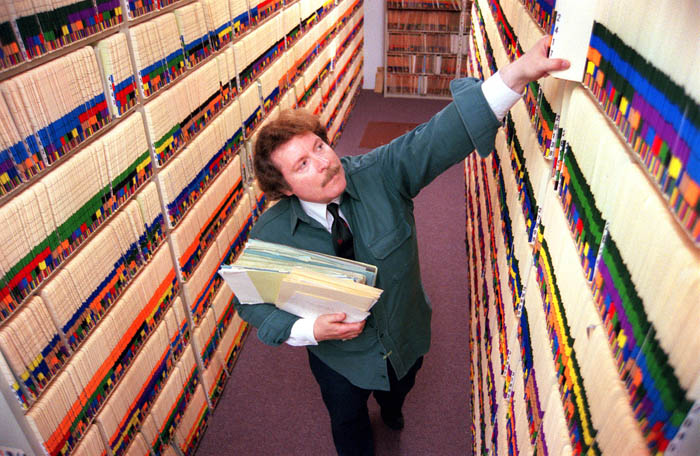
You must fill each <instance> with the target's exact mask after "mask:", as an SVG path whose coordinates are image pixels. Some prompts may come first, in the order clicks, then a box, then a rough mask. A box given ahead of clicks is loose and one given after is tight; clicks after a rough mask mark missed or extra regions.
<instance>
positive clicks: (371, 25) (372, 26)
mask: <svg viewBox="0 0 700 456" xmlns="http://www.w3.org/2000/svg"><path fill="white" fill-rule="evenodd" d="M364 10H365V22H364V31H365V44H364V52H365V56H364V57H365V61H364V67H363V73H364V74H363V76H364V78H365V80H364V83H363V85H362V88H363V89H369V90H372V89H374V77H375V76H376V74H377V67H380V66H384V0H364Z"/></svg>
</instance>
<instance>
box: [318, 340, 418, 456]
mask: <svg viewBox="0 0 700 456" xmlns="http://www.w3.org/2000/svg"><path fill="white" fill-rule="evenodd" d="M307 352H308V353H309V366H311V372H312V373H313V374H314V377H316V381H317V382H318V385H319V386H320V387H321V396H322V397H323V402H324V403H325V404H326V408H327V409H328V414H329V415H330V419H331V431H332V432H333V443H334V444H335V448H336V450H337V451H338V455H339V456H371V455H374V442H373V440H372V428H371V427H370V422H369V412H368V410H367V399H369V395H370V393H372V394H374V398H375V399H376V400H377V403H378V404H379V406H380V407H381V408H382V412H383V413H384V414H385V415H387V416H390V417H392V416H397V415H399V414H400V413H401V407H402V406H403V403H404V400H405V399H406V395H407V394H408V392H409V391H411V388H413V385H414V384H415V382H416V373H417V372H418V369H420V368H421V366H422V365H423V357H422V356H421V357H420V358H419V359H418V361H416V363H415V364H414V365H413V366H412V367H411V369H409V371H408V373H407V374H406V375H405V376H404V377H403V378H402V379H400V380H399V379H397V378H396V373H395V372H394V369H393V368H392V367H391V363H390V362H389V360H387V368H388V371H389V385H390V388H391V389H390V391H379V390H374V391H373V390H367V389H363V388H359V387H357V386H355V385H353V384H352V383H350V382H349V381H348V380H347V379H346V378H345V377H343V376H342V375H340V374H339V373H338V372H336V371H334V370H333V369H331V368H330V367H328V366H327V365H326V364H325V363H324V362H323V361H321V360H320V359H319V358H318V357H317V356H316V355H314V354H313V353H311V352H310V351H308V350H307Z"/></svg>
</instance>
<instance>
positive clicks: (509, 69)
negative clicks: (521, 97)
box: [498, 35, 570, 93]
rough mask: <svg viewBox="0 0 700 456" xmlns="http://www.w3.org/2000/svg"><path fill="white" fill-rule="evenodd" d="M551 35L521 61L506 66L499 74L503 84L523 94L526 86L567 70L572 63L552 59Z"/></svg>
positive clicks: (523, 56) (521, 57) (535, 46)
mask: <svg viewBox="0 0 700 456" xmlns="http://www.w3.org/2000/svg"><path fill="white" fill-rule="evenodd" d="M551 41H552V37H551V36H550V35H545V36H543V37H542V38H541V39H540V40H539V41H538V42H537V43H536V44H535V45H534V46H533V47H532V48H531V49H530V50H529V51H527V52H526V53H525V54H523V55H522V56H520V58H519V59H517V60H515V61H513V62H511V63H509V64H508V65H506V66H504V67H503V68H501V69H500V70H498V73H499V74H500V75H501V78H502V79H503V82H504V83H505V84H506V85H507V86H508V87H510V88H511V89H512V90H513V91H515V92H517V93H522V92H523V90H525V86H526V85H527V84H529V83H530V82H532V81H536V80H537V79H539V78H542V77H544V76H547V75H548V74H549V72H550V71H558V70H566V69H567V68H569V66H570V63H569V61H568V60H564V59H550V58H548V57H547V55H548V54H549V43H550V42H551Z"/></svg>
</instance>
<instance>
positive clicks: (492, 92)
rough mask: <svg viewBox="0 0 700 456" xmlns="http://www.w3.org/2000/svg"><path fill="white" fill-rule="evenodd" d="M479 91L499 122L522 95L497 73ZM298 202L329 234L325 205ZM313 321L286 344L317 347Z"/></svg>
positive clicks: (303, 322) (298, 326) (298, 325)
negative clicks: (482, 93)
mask: <svg viewBox="0 0 700 456" xmlns="http://www.w3.org/2000/svg"><path fill="white" fill-rule="evenodd" d="M481 90H482V91H483V92H484V98H486V102H487V103H488V104H489V106H490V107H491V110H492V111H493V113H494V114H495V115H496V118H497V119H498V120H499V121H501V120H503V118H504V117H505V115H506V113H507V112H508V111H509V110H510V108H512V107H513V105H514V104H515V103H517V102H518V100H519V99H520V97H522V94H519V93H517V92H515V91H513V90H512V89H511V88H510V87H508V86H507V85H506V84H505V83H504V82H503V79H502V78H501V75H500V74H499V73H498V72H496V73H495V74H494V75H492V76H491V77H490V78H488V79H487V80H486V81H484V83H483V84H481ZM299 202H300V203H301V207H302V209H304V212H306V214H307V215H308V216H309V217H311V218H312V219H314V220H316V221H317V222H318V223H320V224H321V226H323V227H324V228H325V229H326V230H328V232H329V233H330V232H331V226H332V225H333V216H332V215H331V214H330V213H329V212H328V209H327V208H326V206H327V205H326V204H323V203H312V202H309V201H304V200H301V199H300V200H299ZM332 202H334V203H338V204H340V198H339V197H338V198H336V199H334V200H333V201H332ZM339 212H340V210H339ZM340 216H341V217H342V218H343V219H344V220H345V221H347V219H345V216H344V215H343V213H342V212H340ZM348 226H349V225H348ZM315 321H316V320H314V319H311V318H300V319H299V320H297V321H296V322H295V323H294V325H292V330H291V333H290V335H289V339H287V340H286V342H287V344H289V345H294V346H303V345H318V342H317V341H316V338H315V337H314V323H315Z"/></svg>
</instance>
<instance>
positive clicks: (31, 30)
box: [0, 0, 317, 70]
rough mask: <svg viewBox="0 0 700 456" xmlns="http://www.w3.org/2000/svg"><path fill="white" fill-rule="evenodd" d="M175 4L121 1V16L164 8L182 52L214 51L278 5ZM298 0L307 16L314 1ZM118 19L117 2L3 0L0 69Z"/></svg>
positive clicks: (220, 0) (239, 0)
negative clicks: (172, 17)
mask: <svg viewBox="0 0 700 456" xmlns="http://www.w3.org/2000/svg"><path fill="white" fill-rule="evenodd" d="M178 3H187V2H184V1H182V0H127V1H126V6H127V9H126V13H127V20H132V19H136V18H138V17H141V16H144V15H147V14H149V13H150V14H157V11H159V10H163V9H165V8H167V11H172V10H175V11H176V14H177V15H178V16H179V18H178V19H180V22H181V23H180V24H178V25H179V29H180V31H181V32H182V35H183V38H185V41H184V42H185V43H187V44H188V46H187V51H188V52H189V51H191V50H192V49H193V48H200V49H198V50H197V52H200V51H201V50H202V49H201V48H202V47H209V46H211V47H213V48H214V49H219V48H220V47H221V46H223V45H225V44H226V43H228V42H229V41H230V40H231V37H232V36H237V35H239V34H241V33H243V32H245V31H246V30H247V29H248V28H249V27H251V26H255V25H257V24H258V23H260V22H262V21H264V20H265V19H266V18H268V17H269V16H270V15H272V14H273V13H274V12H276V11H278V10H279V9H280V8H281V7H282V4H283V2H282V0H250V1H246V0H199V1H198V2H197V3H194V4H190V5H186V6H184V7H181V8H178ZM286 3H292V2H290V1H288V2H286ZM300 3H301V4H302V7H303V9H304V10H305V11H304V12H306V13H307V14H306V15H305V16H304V17H308V16H309V15H310V14H311V13H312V11H309V10H310V9H312V8H313V6H314V5H313V3H316V2H312V1H309V0H303V1H301V2H300ZM176 8H178V9H176ZM313 9H314V10H315V9H317V7H316V8H313ZM123 20H124V15H123V11H122V5H121V2H120V1H119V0H96V1H95V2H84V1H65V2H62V4H61V5H56V4H55V2H49V1H46V0H43V1H34V2H8V3H4V4H3V5H0V70H2V69H5V68H9V67H12V66H16V65H19V64H21V63H22V62H25V61H28V60H31V59H35V58H37V57H41V56H44V55H46V54H48V53H50V52H52V51H55V50H57V49H60V48H62V47H64V46H67V45H70V44H73V43H76V42H78V41H80V40H83V39H85V38H89V37H90V36H93V35H96V34H99V33H100V32H103V31H105V30H109V29H112V28H116V27H117V26H119V24H121V23H123ZM200 24H201V25H200ZM203 26H206V28H203ZM204 37H205V39H204Z"/></svg>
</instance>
